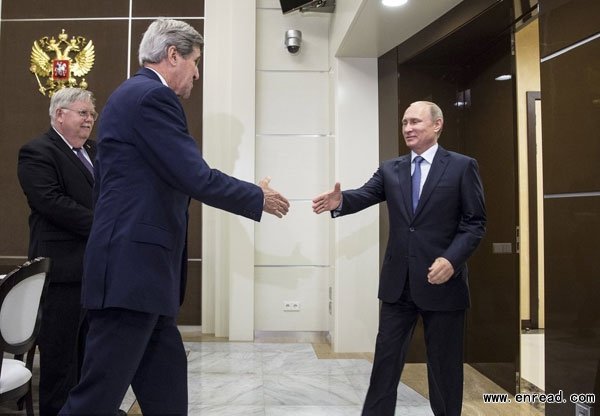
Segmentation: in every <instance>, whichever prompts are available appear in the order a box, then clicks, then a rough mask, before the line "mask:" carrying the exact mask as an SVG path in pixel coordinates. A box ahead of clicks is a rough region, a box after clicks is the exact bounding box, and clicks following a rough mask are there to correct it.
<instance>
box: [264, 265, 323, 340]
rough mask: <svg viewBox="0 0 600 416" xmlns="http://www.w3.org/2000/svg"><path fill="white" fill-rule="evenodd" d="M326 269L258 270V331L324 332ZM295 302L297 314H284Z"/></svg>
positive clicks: (278, 268)
mask: <svg viewBox="0 0 600 416" xmlns="http://www.w3.org/2000/svg"><path fill="white" fill-rule="evenodd" d="M328 270H329V269H328V268H322V267H291V268H289V267H288V268H283V267H257V268H256V273H255V276H256V281H255V282H256V290H255V301H254V305H255V306H254V308H255V310H254V317H255V329H256V330H257V331H327V329H328V327H327V316H328V314H329V312H328V307H329V306H328V273H329V271H328ZM285 301H297V302H299V304H300V310H299V311H293V312H288V311H284V310H283V308H284V302H285Z"/></svg>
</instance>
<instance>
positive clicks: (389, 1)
mask: <svg viewBox="0 0 600 416" xmlns="http://www.w3.org/2000/svg"><path fill="white" fill-rule="evenodd" d="M407 2H408V0H381V4H383V5H384V6H387V7H398V6H403V5H405V4H406V3H407Z"/></svg>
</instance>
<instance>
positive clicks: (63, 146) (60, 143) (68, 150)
mask: <svg viewBox="0 0 600 416" xmlns="http://www.w3.org/2000/svg"><path fill="white" fill-rule="evenodd" d="M48 136H50V139H51V140H52V141H53V142H54V145H55V146H56V147H58V148H59V149H60V151H61V152H63V153H64V154H65V156H66V157H67V158H68V159H69V160H70V161H71V162H73V163H74V164H75V166H77V168H78V169H79V170H80V171H81V172H82V173H83V174H84V175H85V178H86V179H87V181H88V182H89V183H90V185H92V186H93V185H94V178H93V177H92V174H91V173H90V172H89V171H88V170H87V168H86V167H85V166H84V165H83V163H82V162H81V160H79V158H78V157H77V156H76V155H75V153H73V150H71V148H70V147H69V146H67V144H66V143H65V141H64V140H63V139H62V137H60V136H59V135H58V133H57V132H56V131H55V130H54V129H53V128H52V127H51V128H50V130H49V131H48ZM84 146H85V150H86V152H87V151H88V148H91V147H92V146H90V145H89V144H88V143H87V142H86V143H85V145H84ZM93 153H94V155H91V154H90V153H88V156H89V157H90V159H91V160H92V161H93V160H94V157H95V152H93Z"/></svg>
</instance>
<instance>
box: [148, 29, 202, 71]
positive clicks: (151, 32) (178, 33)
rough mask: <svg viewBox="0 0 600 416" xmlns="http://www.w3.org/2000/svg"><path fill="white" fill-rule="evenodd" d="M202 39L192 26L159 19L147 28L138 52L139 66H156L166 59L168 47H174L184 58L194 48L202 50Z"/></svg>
mask: <svg viewBox="0 0 600 416" xmlns="http://www.w3.org/2000/svg"><path fill="white" fill-rule="evenodd" d="M203 44H204V39H203V38H202V35H201V34H200V33H198V31H196V29H194V28H193V27H192V26H190V25H189V24H187V23H186V22H182V21H181V20H173V19H164V18H160V19H157V20H155V21H154V22H152V23H151V24H150V26H148V29H146V32H145V33H144V36H143V37H142V42H141V43H140V49H139V52H138V60H139V62H140V66H144V64H146V63H151V64H156V63H159V62H160V61H162V60H163V59H165V58H166V57H167V49H168V48H169V46H175V48H177V51H178V52H179V53H180V54H181V56H183V57H184V58H186V57H188V56H189V55H190V54H191V53H192V52H193V51H194V48H195V47H196V48H199V49H202V45H203Z"/></svg>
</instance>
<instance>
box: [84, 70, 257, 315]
mask: <svg viewBox="0 0 600 416" xmlns="http://www.w3.org/2000/svg"><path fill="white" fill-rule="evenodd" d="M98 136H99V137H98V154H97V159H96V165H95V169H96V171H95V177H96V186H95V189H94V192H95V194H96V200H97V202H96V206H95V214H94V222H93V225H92V231H91V234H90V239H89V242H88V246H87V250H86V255H85V263H84V280H83V293H82V299H83V306H84V307H85V308H88V309H102V308H107V307H120V308H126V309H130V310H135V311H141V312H148V313H155V314H159V315H166V316H175V315H176V314H177V312H178V310H179V306H180V304H181V303H182V302H183V296H184V291H185V276H186V275H185V270H186V260H187V254H186V240H187V224H188V205H189V200H190V197H191V198H194V199H197V200H199V201H201V202H203V203H205V204H208V205H211V206H214V207H216V208H220V209H223V210H226V211H229V212H232V213H234V214H238V215H243V216H245V217H247V218H251V219H253V220H255V221H260V218H261V214H262V208H263V198H264V197H263V192H262V190H261V189H260V188H259V187H258V186H256V185H254V184H252V183H249V182H244V181H240V180H238V179H235V178H232V177H230V176H228V175H226V174H224V173H222V172H220V171H218V170H215V169H211V168H210V167H209V166H208V165H207V163H206V162H205V161H204V159H203V158H202V155H201V153H200V150H199V149H198V147H197V145H196V142H195V141H194V139H193V138H192V137H191V136H190V134H189V132H188V128H187V121H186V118H185V114H184V111H183V108H182V106H181V103H180V101H179V98H178V97H177V96H176V95H175V93H174V92H173V91H172V90H171V89H170V88H168V87H167V86H165V85H163V84H162V83H161V82H160V80H159V78H158V76H157V75H156V74H155V73H154V72H153V71H152V70H150V69H146V68H143V69H141V70H140V71H139V72H138V73H137V74H136V75H135V76H133V77H132V78H130V79H128V80H127V81H125V82H124V83H123V84H121V86H120V87H119V88H117V90H115V92H114V93H113V94H112V95H111V97H110V98H109V100H108V102H107V104H106V106H105V108H104V110H103V112H102V115H101V117H100V124H99V134H98ZM199 231H200V230H192V232H199Z"/></svg>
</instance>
